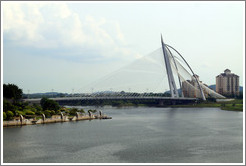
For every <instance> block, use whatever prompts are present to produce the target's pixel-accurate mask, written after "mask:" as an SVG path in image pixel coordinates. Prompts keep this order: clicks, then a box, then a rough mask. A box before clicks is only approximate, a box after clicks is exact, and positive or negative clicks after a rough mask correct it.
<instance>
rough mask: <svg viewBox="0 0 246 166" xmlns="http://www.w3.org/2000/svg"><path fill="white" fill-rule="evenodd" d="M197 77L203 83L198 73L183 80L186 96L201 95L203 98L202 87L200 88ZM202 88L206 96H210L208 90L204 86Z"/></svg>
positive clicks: (183, 89)
mask: <svg viewBox="0 0 246 166" xmlns="http://www.w3.org/2000/svg"><path fill="white" fill-rule="evenodd" d="M195 77H196V79H197V81H199V82H200V83H202V81H200V80H199V76H198V75H196V74H195V75H193V76H192V77H191V80H186V81H183V82H182V91H183V95H184V97H194V98H196V97H200V98H201V92H200V88H199V85H198V83H197V81H196V79H195ZM205 86H206V85H205ZM201 88H202V87H201ZM202 90H203V93H204V95H205V97H208V93H207V91H205V90H204V89H203V88H202Z"/></svg>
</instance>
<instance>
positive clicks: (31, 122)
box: [3, 115, 112, 127]
mask: <svg viewBox="0 0 246 166" xmlns="http://www.w3.org/2000/svg"><path fill="white" fill-rule="evenodd" d="M93 119H112V117H108V116H106V115H90V116H89V115H76V116H73V117H71V116H57V115H55V116H52V117H51V118H45V117H44V118H42V119H38V120H36V119H35V118H33V119H21V118H19V119H17V120H12V121H3V127H11V126H24V125H35V124H47V123H59V122H60V123H61V122H70V121H80V120H93Z"/></svg>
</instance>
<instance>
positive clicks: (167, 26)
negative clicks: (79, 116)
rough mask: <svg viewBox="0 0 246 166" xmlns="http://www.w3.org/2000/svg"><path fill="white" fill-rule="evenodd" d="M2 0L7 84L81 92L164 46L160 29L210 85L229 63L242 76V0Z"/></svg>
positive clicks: (33, 89)
mask: <svg viewBox="0 0 246 166" xmlns="http://www.w3.org/2000/svg"><path fill="white" fill-rule="evenodd" d="M1 3H2V5H1V8H2V10H1V12H2V14H1V17H2V19H1V20H2V27H1V33H2V48H3V49H2V54H1V58H2V63H3V65H2V69H3V70H1V71H2V76H3V83H13V84H16V85H18V86H19V87H20V88H21V89H22V90H23V92H24V93H37V92H51V91H54V92H64V93H72V92H79V89H81V88H82V87H84V86H86V85H88V84H90V82H93V81H96V80H98V79H100V78H101V77H104V76H105V75H108V74H110V73H112V72H113V71H115V70H118V69H119V68H122V67H124V66H126V65H128V64H129V63H132V62H133V61H136V60H138V59H140V58H141V57H143V56H145V55H147V54H149V53H150V52H153V51H154V50H156V49H158V48H160V47H161V43H160V36H161V34H162V36H163V39H164V42H165V43H167V44H169V45H171V46H172V47H174V48H175V49H176V50H178V51H179V52H180V53H181V54H182V55H183V57H184V58H185V59H186V61H187V62H188V63H189V64H190V66H191V67H192V69H193V71H194V72H195V73H196V74H198V75H199V76H200V80H201V81H203V82H204V83H206V84H207V85H212V84H215V77H216V76H217V75H219V74H220V73H223V72H224V70H225V69H227V68H228V69H230V70H231V71H232V72H233V73H235V74H237V75H239V77H240V85H241V86H242V85H243V82H244V77H243V76H244V55H245V47H244V46H245V4H244V2H243V1H241V2H240V1H235V2H234V1H217V2H213V1H207V2H206V1H204V2H198V1H190V2H189V1H187V2H184V1H176V2H175V1H174V2H168V1H163V2H127V1H126V2H66V1H61V2H1ZM147 67H148V65H146V68H147ZM144 88H146V87H144Z"/></svg>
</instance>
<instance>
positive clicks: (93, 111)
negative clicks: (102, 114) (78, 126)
mask: <svg viewBox="0 0 246 166" xmlns="http://www.w3.org/2000/svg"><path fill="white" fill-rule="evenodd" d="M89 111H90V112H92V113H95V112H97V110H88V112H89Z"/></svg>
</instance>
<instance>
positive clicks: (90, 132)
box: [3, 107, 243, 163]
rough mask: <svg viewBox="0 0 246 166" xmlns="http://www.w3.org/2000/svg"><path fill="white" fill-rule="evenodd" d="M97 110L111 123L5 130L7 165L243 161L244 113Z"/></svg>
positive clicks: (4, 156) (106, 108) (130, 109)
mask: <svg viewBox="0 0 246 166" xmlns="http://www.w3.org/2000/svg"><path fill="white" fill-rule="evenodd" d="M83 108H85V110H88V109H90V108H92V107H83ZM97 109H100V110H102V111H103V113H104V114H107V115H109V116H112V119H107V120H91V121H89V120H85V121H77V122H64V123H53V124H44V125H43V124H40V125H31V126H23V127H12V128H4V129H3V162H4V163H238V162H239V163H241V162H243V113H242V112H232V111H223V110H220V109H219V108H152V107H136V108H135V107H128V108H113V107H102V108H97Z"/></svg>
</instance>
